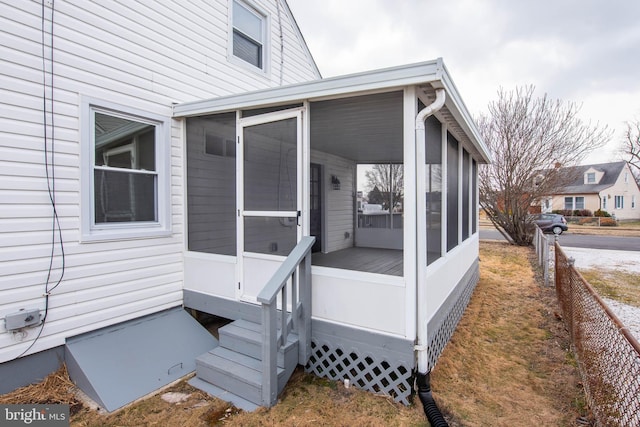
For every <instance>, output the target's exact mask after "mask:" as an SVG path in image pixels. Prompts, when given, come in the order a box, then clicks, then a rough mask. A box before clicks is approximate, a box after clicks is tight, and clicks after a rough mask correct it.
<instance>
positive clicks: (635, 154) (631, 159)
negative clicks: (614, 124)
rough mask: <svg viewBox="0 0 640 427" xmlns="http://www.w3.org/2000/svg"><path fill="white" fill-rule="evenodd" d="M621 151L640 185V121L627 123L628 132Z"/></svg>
mask: <svg viewBox="0 0 640 427" xmlns="http://www.w3.org/2000/svg"><path fill="white" fill-rule="evenodd" d="M620 151H621V152H622V155H623V156H624V157H625V160H626V161H627V162H628V163H629V167H630V168H631V171H632V172H633V174H634V175H635V177H636V181H637V182H638V183H639V184H640V120H635V121H632V122H627V131H626V133H625V138H624V140H623V141H622V147H621V150H620Z"/></svg>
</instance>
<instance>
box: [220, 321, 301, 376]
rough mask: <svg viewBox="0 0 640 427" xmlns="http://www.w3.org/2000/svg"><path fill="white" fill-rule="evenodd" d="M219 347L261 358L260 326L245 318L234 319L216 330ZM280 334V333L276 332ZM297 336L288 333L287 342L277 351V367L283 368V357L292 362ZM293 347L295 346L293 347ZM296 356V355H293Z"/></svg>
mask: <svg viewBox="0 0 640 427" xmlns="http://www.w3.org/2000/svg"><path fill="white" fill-rule="evenodd" d="M218 334H219V338H220V347H224V348H228V349H230V350H233V351H236V352H238V353H240V354H244V355H247V356H251V357H253V358H254V359H258V360H262V326H260V325H259V324H257V323H253V322H249V321H247V320H236V321H235V322H232V323H229V324H228V325H225V326H223V327H222V328H220V329H219V330H218ZM278 336H280V334H278ZM297 342H298V336H297V335H296V334H289V335H288V336H287V344H286V345H285V348H284V354H283V353H282V351H280V352H278V367H279V368H285V367H286V366H287V365H286V364H285V359H286V360H287V362H288V363H292V356H293V355H292V354H290V353H291V352H293V351H294V350H295V351H296V352H297ZM294 347H295V348H294ZM295 357H297V356H295ZM293 363H294V364H297V362H293Z"/></svg>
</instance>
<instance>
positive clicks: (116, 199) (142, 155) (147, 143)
mask: <svg viewBox="0 0 640 427" xmlns="http://www.w3.org/2000/svg"><path fill="white" fill-rule="evenodd" d="M82 108H83V123H82V135H83V141H82V154H83V162H82V184H81V189H82V202H83V203H82V235H83V239H84V240H103V239H122V238H136V237H146V236H150V235H154V236H155V235H163V234H168V233H169V216H170V215H169V201H170V197H169V184H168V182H169V179H168V178H169V177H168V173H169V166H168V161H169V151H168V147H170V136H169V130H170V129H169V128H170V124H169V119H168V118H163V117H158V116H156V115H152V114H146V113H142V112H138V111H133V110H131V109H129V108H127V107H124V106H116V105H113V104H110V103H107V102H99V101H98V102H94V101H92V100H83V105H82Z"/></svg>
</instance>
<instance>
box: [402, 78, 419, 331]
mask: <svg viewBox="0 0 640 427" xmlns="http://www.w3.org/2000/svg"><path fill="white" fill-rule="evenodd" d="M417 99H418V98H417V95H416V87H415V86H407V87H406V88H405V89H404V106H403V120H404V162H403V163H404V171H403V173H404V201H403V206H402V210H403V215H404V226H403V230H402V233H403V234H402V237H403V238H402V241H403V255H402V257H403V266H404V267H403V268H404V270H403V276H404V283H405V286H406V295H405V307H406V313H405V316H406V317H405V325H406V326H405V333H406V337H407V338H409V339H412V340H414V339H415V337H416V316H417V314H416V282H417V277H416V274H417V267H416V262H417V259H416V253H417V252H416V250H417V246H416V241H417V235H416V228H415V227H416V224H417V223H416V213H417V211H416V203H417V202H416V184H417V182H418V181H417V178H416V161H415V158H416V133H415V126H414V123H415V117H416V114H417V113H418V101H417Z"/></svg>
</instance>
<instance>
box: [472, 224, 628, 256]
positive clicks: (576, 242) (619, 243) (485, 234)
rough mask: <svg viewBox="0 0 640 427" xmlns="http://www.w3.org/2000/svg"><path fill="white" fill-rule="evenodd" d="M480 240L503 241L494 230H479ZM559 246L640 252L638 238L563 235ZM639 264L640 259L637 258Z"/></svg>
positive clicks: (559, 238) (560, 237)
mask: <svg viewBox="0 0 640 427" xmlns="http://www.w3.org/2000/svg"><path fill="white" fill-rule="evenodd" d="M480 238H481V239H492V240H504V238H503V237H502V234H500V233H499V232H498V231H496V230H486V229H481V230H480ZM558 241H559V242H560V245H562V246H564V247H573V248H591V249H610V250H619V251H640V237H619V236H595V235H588V234H571V233H563V234H562V235H560V236H558ZM639 262H640V258H639Z"/></svg>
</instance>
